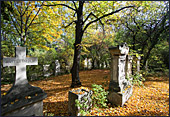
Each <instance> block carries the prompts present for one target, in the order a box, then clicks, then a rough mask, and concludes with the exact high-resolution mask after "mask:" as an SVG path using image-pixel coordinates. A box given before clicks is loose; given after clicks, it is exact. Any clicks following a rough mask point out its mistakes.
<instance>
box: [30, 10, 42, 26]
mask: <svg viewBox="0 0 170 117" xmlns="http://www.w3.org/2000/svg"><path fill="white" fill-rule="evenodd" d="M40 9H41V8H39V9H38V11H37V13H36V15H35V16H34V18H33V19H32V21H31V23H30V24H29V25H28V28H29V27H30V26H31V24H32V22H33V21H34V19H35V17H36V16H37V15H38V13H39V12H40Z"/></svg>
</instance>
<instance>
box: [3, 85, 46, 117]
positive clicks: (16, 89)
mask: <svg viewBox="0 0 170 117" xmlns="http://www.w3.org/2000/svg"><path fill="white" fill-rule="evenodd" d="M46 97H47V94H46V93H45V92H44V91H43V90H42V89H41V88H39V87H33V86H31V85H29V84H24V85H19V86H16V85H15V86H13V87H12V88H11V89H10V90H9V91H8V92H7V94H6V95H5V96H3V97H2V98H1V115H2V116H43V99H44V98H46Z"/></svg>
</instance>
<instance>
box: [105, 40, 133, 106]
mask: <svg viewBox="0 0 170 117" xmlns="http://www.w3.org/2000/svg"><path fill="white" fill-rule="evenodd" d="M109 50H110V53H111V66H110V68H111V71H110V73H111V80H110V84H109V94H108V101H109V102H111V103H112V104H116V105H118V106H119V105H120V106H123V105H124V103H125V102H126V101H127V100H128V99H129V97H130V96H131V95H132V85H131V83H130V82H129V81H127V79H125V77H126V70H125V66H126V57H127V55H128V52H129V47H127V45H126V43H125V44H123V45H119V46H117V47H113V48H109Z"/></svg>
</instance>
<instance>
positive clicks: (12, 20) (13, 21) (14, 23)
mask: <svg viewBox="0 0 170 117" xmlns="http://www.w3.org/2000/svg"><path fill="white" fill-rule="evenodd" d="M9 16H10V18H11V20H12V22H13V24H14V27H15V28H16V30H17V32H18V34H19V36H20V35H21V33H20V32H19V30H18V28H17V26H16V23H15V21H14V20H13V18H12V16H11V14H10V13H9Z"/></svg>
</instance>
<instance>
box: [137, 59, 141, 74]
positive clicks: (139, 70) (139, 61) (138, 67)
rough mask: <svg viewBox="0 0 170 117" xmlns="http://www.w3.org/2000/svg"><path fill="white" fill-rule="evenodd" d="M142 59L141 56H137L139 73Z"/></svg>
mask: <svg viewBox="0 0 170 117" xmlns="http://www.w3.org/2000/svg"><path fill="white" fill-rule="evenodd" d="M140 59H141V57H140V56H138V57H137V72H138V73H139V72H140Z"/></svg>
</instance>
